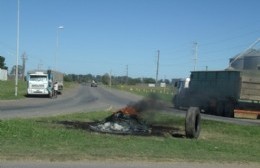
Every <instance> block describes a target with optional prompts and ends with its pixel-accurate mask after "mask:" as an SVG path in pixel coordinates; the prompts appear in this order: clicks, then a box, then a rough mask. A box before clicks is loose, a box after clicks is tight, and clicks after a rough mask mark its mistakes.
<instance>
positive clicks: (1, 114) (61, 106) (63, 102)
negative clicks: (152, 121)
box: [0, 85, 141, 119]
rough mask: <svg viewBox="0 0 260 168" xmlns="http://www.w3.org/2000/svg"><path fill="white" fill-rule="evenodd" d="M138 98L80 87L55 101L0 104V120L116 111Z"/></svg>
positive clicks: (13, 101)
mask: <svg viewBox="0 0 260 168" xmlns="http://www.w3.org/2000/svg"><path fill="white" fill-rule="evenodd" d="M140 99H141V97H140V96H137V95H133V94H130V93H127V92H122V91H119V90H114V89H108V88H103V87H90V86H88V85H80V86H78V87H76V88H73V89H70V90H67V91H65V92H64V93H63V94H62V95H58V98H55V99H50V98H47V97H29V98H26V99H22V100H9V101H3V100H2V101H0V118H1V119H5V118H15V117H21V118H28V117H39V116H51V115H58V114H66V113H72V112H88V111H97V110H116V109H119V108H122V107H124V106H126V105H127V104H129V103H131V102H135V101H138V100H140Z"/></svg>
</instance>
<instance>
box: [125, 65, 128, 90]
mask: <svg viewBox="0 0 260 168" xmlns="http://www.w3.org/2000/svg"><path fill="white" fill-rule="evenodd" d="M125 84H126V85H127V84H128V65H126V79H125Z"/></svg>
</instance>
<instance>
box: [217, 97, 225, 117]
mask: <svg viewBox="0 0 260 168" xmlns="http://www.w3.org/2000/svg"><path fill="white" fill-rule="evenodd" d="M224 109H225V108H224V103H223V102H221V101H219V102H217V107H216V115H217V116H224V114H223V113H224Z"/></svg>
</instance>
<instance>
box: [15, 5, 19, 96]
mask: <svg viewBox="0 0 260 168" xmlns="http://www.w3.org/2000/svg"><path fill="white" fill-rule="evenodd" d="M19 36H20V0H17V37H16V69H15V89H14V90H15V93H14V95H15V96H17V92H18V56H19Z"/></svg>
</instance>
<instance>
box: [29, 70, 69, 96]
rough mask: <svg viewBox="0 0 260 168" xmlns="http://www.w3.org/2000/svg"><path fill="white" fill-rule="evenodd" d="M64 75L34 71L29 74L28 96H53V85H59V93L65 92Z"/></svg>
mask: <svg viewBox="0 0 260 168" xmlns="http://www.w3.org/2000/svg"><path fill="white" fill-rule="evenodd" d="M63 77H64V75H63V73H61V72H58V71H53V70H32V71H28V73H27V95H28V96H30V95H48V96H49V97H52V96H53V85H54V83H55V82H57V83H58V93H59V94H61V93H62V90H63Z"/></svg>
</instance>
